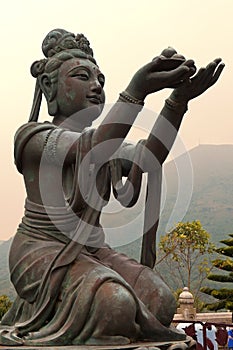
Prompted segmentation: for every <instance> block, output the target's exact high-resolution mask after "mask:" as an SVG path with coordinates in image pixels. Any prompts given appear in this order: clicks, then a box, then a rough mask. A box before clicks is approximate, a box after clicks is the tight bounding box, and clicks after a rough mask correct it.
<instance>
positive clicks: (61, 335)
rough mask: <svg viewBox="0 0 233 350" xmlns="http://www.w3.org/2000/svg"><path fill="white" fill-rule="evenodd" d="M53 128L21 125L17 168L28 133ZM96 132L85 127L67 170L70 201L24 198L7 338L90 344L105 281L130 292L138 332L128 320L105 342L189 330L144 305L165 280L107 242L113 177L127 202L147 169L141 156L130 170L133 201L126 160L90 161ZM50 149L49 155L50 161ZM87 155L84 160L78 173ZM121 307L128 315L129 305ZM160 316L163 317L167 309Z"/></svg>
mask: <svg viewBox="0 0 233 350" xmlns="http://www.w3.org/2000/svg"><path fill="white" fill-rule="evenodd" d="M53 129H54V131H55V130H57V127H55V126H54V125H53V124H50V123H34V122H32V123H28V124H26V125H23V126H22V127H21V128H20V129H19V130H18V132H17V133H16V137H15V163H16V166H17V168H18V170H19V171H20V172H22V153H23V149H24V147H25V145H26V144H27V142H28V140H30V139H31V137H33V136H34V135H35V134H37V133H40V132H42V131H48V132H50V133H52V131H53ZM51 130H52V131H51ZM55 132H56V131H55ZM92 135H93V130H92V129H88V130H85V131H84V132H83V133H81V134H80V137H79V142H78V145H77V157H76V162H75V164H74V165H73V169H72V171H69V172H64V175H63V176H64V178H63V185H64V196H65V200H66V203H67V205H66V206H64V207H52V206H46V205H40V204H38V203H33V202H31V201H29V200H28V199H26V203H25V215H24V217H23V219H22V222H21V224H20V225H19V228H18V230H17V233H16V235H15V237H14V240H13V243H12V246H11V250H10V258H9V262H10V274H11V281H12V283H13V285H14V287H15V289H16V292H17V298H16V300H15V301H14V303H13V306H12V307H11V309H10V310H9V311H8V313H7V314H6V315H5V316H4V317H3V319H2V321H1V331H0V343H2V344H9V345H12V344H19V345H20V344H24V345H63V344H65V345H71V344H91V339H92V338H93V334H95V330H96V325H97V324H98V327H99V325H101V322H102V317H103V314H101V313H100V312H99V309H98V300H96V299H97V294H98V291H99V289H100V288H101V286H103V285H104V284H105V283H108V282H114V283H116V284H118V285H120V286H123V287H124V288H125V289H126V290H127V291H128V292H129V293H130V295H131V296H132V298H133V300H134V302H135V307H136V315H135V320H134V322H135V324H136V325H137V331H135V334H134V336H132V334H127V329H128V328H129V327H128V325H127V324H126V325H125V332H124V334H118V335H117V334H114V331H113V334H109V338H108V339H107V338H106V337H105V340H106V343H111V342H112V343H113V344H114V336H119V335H120V336H122V338H121V341H123V340H124V342H130V341H132V340H140V339H143V340H145V339H147V340H160V341H161V340H174V339H178V340H179V339H183V337H184V336H183V335H180V334H176V333H175V332H173V331H171V330H169V329H168V328H167V326H168V325H167V324H166V325H163V324H162V323H163V322H160V321H159V320H158V317H156V316H155V315H154V314H153V313H152V312H151V311H150V310H149V308H148V307H147V306H148V305H149V304H150V301H151V300H150V299H151V297H152V294H153V292H154V291H155V290H156V291H157V295H158V303H159V302H160V301H159V293H160V292H159V291H162V290H163V288H164V286H165V285H164V283H163V282H162V280H161V279H160V277H159V276H158V275H157V274H156V272H154V271H152V270H151V269H149V268H148V267H145V266H143V265H140V264H139V263H137V262H136V261H134V260H132V259H129V258H128V257H126V256H125V255H122V254H119V253H116V252H115V251H114V250H112V249H111V248H110V247H108V246H107V245H106V244H105V243H104V232H103V229H102V227H101V225H100V223H99V217H100V213H101V210H102V208H103V206H104V205H105V204H106V202H107V201H108V199H109V196H110V190H111V183H112V185H113V192H114V193H115V196H116V197H117V199H118V200H119V201H120V202H121V203H122V204H123V205H126V206H127V205H133V204H134V203H135V202H136V201H137V199H138V195H139V192H140V187H141V177H142V171H141V169H140V168H139V167H138V166H137V165H136V164H139V163H140V162H139V159H136V160H135V164H134V163H133V165H132V167H131V170H130V176H129V177H130V183H131V184H133V186H134V194H133V196H131V198H130V200H128V199H127V192H130V191H129V188H128V187H127V186H129V185H130V184H129V183H128V182H127V181H126V183H124V185H123V183H121V182H119V181H120V180H121V177H122V175H123V173H124V169H122V162H121V160H120V159H118V160H117V159H116V160H114V161H110V162H106V164H104V165H103V166H102V167H101V168H100V169H97V166H96V165H95V164H94V163H93V162H92V160H91V152H90V150H91V147H92ZM46 152H49V151H48V150H46ZM139 153H140V152H135V158H139V157H140V156H141V155H140V154H139ZM47 156H48V155H46V154H45V160H44V161H45V164H46V161H47V160H46V159H47V158H46V157H47ZM42 158H43V157H42ZM84 158H85V162H86V163H85V166H84V168H83V169H84V170H83V171H82V172H81V174H80V173H79V170H80V166H81V163H82V161H83V159H84ZM41 162H43V159H42V160H41ZM87 172H89V174H87ZM87 175H88V176H87ZM66 176H67V179H66ZM71 179H72V181H71ZM77 179H79V181H77ZM66 182H67V183H66ZM80 183H82V186H80ZM119 183H121V186H119ZM95 186H96V187H97V189H98V190H99V192H100V193H99V195H97V192H96V191H95V190H94V187H95ZM42 187H43V184H42ZM81 187H82V188H81ZM129 187H130V186H129ZM42 192H43V188H42ZM45 196H46V195H45ZM152 276H153V278H152ZM150 291H151V293H150ZM161 293H162V292H161ZM153 295H155V294H153ZM107 297H108V296H107V295H106V309H105V310H103V312H108V313H109V314H110V315H111V313H112V310H113V309H114V304H113V303H112V302H108V300H107ZM111 297H112V296H110V299H109V300H110V301H111V300H112V299H111ZM114 297H115V298H117V297H118V296H117V295H115V296H114ZM167 308H168V311H167V312H168V317H167V319H169V320H170V321H171V320H172V316H173V314H172V313H171V314H170V315H169V305H165V306H164V309H167ZM119 312H121V313H122V320H123V319H124V317H123V313H124V312H127V310H124V309H122V310H119ZM113 314H114V313H113ZM160 318H161V320H162V319H163V315H161V317H160ZM104 336H106V334H105V335H104ZM107 336H108V335H107ZM122 339H123V340H122Z"/></svg>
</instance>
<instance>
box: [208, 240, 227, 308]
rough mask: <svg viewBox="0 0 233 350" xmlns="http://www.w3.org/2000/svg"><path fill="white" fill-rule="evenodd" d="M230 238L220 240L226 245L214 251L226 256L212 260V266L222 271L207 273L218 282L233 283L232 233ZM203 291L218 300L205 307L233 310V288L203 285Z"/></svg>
mask: <svg viewBox="0 0 233 350" xmlns="http://www.w3.org/2000/svg"><path fill="white" fill-rule="evenodd" d="M229 236H230V238H228V239H225V240H222V241H220V243H223V244H225V245H226V247H220V248H217V249H216V252H217V253H219V254H220V256H222V255H224V256H226V258H225V259H222V258H218V259H215V260H214V261H212V263H213V266H214V267H215V268H217V269H219V270H221V272H222V273H220V274H215V273H211V274H209V275H208V279H209V280H212V281H216V282H220V283H233V272H232V271H233V234H229ZM201 291H202V292H203V293H206V294H209V295H211V296H212V297H214V298H216V299H218V301H216V302H214V303H211V304H207V305H206V306H207V309H209V310H212V311H217V310H220V309H227V310H231V311H233V289H232V287H231V288H220V289H214V288H208V287H203V288H202V289H201Z"/></svg>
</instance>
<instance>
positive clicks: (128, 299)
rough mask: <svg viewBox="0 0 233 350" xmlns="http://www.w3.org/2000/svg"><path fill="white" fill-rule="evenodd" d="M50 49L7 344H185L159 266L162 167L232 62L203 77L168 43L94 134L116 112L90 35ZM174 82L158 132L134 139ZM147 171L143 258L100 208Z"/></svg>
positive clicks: (50, 44) (64, 36)
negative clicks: (194, 103)
mask: <svg viewBox="0 0 233 350" xmlns="http://www.w3.org/2000/svg"><path fill="white" fill-rule="evenodd" d="M42 50H43V53H44V55H45V58H43V59H41V60H39V61H36V62H34V63H33V64H32V66H31V73H32V75H33V77H35V78H36V87H35V95H34V100H33V105H32V110H31V114H30V117H29V121H28V123H26V124H24V125H23V126H21V127H20V128H19V129H18V130H17V132H16V135H15V151H14V154H15V164H16V166H17V169H18V171H19V172H20V173H21V174H22V175H23V177H24V182H25V187H26V191H27V198H26V202H25V214H24V217H23V219H22V222H21V223H20V225H19V227H18V230H17V233H16V235H15V237H14V240H13V243H12V246H11V250H10V257H9V263H10V274H11V281H12V283H13V285H14V287H15V289H16V292H17V297H16V300H15V301H14V303H13V306H12V308H11V309H10V310H9V311H8V313H7V314H6V315H5V316H4V317H3V319H2V321H1V328H0V343H2V344H9V345H22V344H24V345H38V346H39V345H42V346H43V345H71V344H89V345H102V344H104V345H108V344H118V345H119V344H120V345H122V344H128V343H130V342H133V341H139V340H141V341H144V340H149V341H165V340H166V341H176V340H185V339H186V336H185V335H184V334H183V333H180V332H179V331H177V330H175V329H173V328H171V327H170V324H171V322H172V319H173V316H174V313H175V310H176V302H175V299H174V297H173V295H172V293H171V291H170V290H169V288H168V287H167V285H166V284H165V283H164V281H163V279H162V277H161V276H160V275H159V273H158V272H157V271H156V270H155V269H153V265H154V260H155V254H154V250H155V246H154V243H155V234H156V228H157V225H158V213H159V197H160V186H161V176H162V175H161V174H162V171H161V168H162V164H163V162H164V161H165V159H166V157H167V155H168V153H169V150H170V148H171V147H172V144H173V142H174V140H175V137H176V134H177V132H178V130H179V127H180V125H181V122H182V119H183V116H184V114H185V113H186V111H187V109H188V103H189V101H190V100H192V99H194V98H196V97H198V96H199V95H201V94H202V93H204V92H205V91H206V90H207V89H208V88H209V87H211V86H212V85H213V84H215V82H216V81H217V80H218V78H219V76H220V74H221V72H222V70H223V67H224V65H223V64H222V63H221V59H215V60H214V61H212V62H211V63H210V64H208V65H207V67H206V68H200V69H199V70H198V71H197V72H196V67H195V63H194V61H193V60H186V59H185V57H184V56H182V55H180V54H177V52H176V51H175V50H174V49H172V48H168V49H166V50H164V51H163V52H162V54H160V55H158V56H157V57H155V58H154V59H153V60H152V61H151V62H149V63H147V64H146V65H145V66H143V67H142V68H140V69H139V70H138V71H137V72H136V73H135V75H134V76H133V78H132V79H131V81H130V82H129V84H128V86H127V87H126V89H125V91H123V92H121V93H120V95H119V99H118V101H117V102H116V103H115V105H114V106H113V107H112V109H111V110H110V111H109V112H108V114H107V115H106V117H105V118H104V120H103V122H102V123H101V124H100V125H99V126H98V127H97V128H96V129H94V128H92V127H91V125H92V122H93V121H94V120H95V119H96V118H97V117H98V116H99V115H100V114H101V112H102V110H103V108H104V102H105V94H104V75H103V73H102V71H101V70H100V68H99V67H98V65H97V63H96V60H95V59H94V57H93V51H92V49H91V48H90V45H89V42H88V40H87V39H86V38H85V36H83V35H82V34H79V35H77V36H75V35H74V34H72V33H70V32H68V31H66V30H63V29H55V30H52V31H51V32H49V33H48V34H47V36H46V37H45V39H44V41H43V44H42ZM163 88H170V89H172V92H171V94H170V96H169V97H168V98H167V99H166V101H165V104H164V107H163V109H162V111H161V113H160V115H159V117H158V118H157V120H155V123H154V126H153V127H152V130H151V133H150V135H149V136H148V138H147V139H146V140H140V141H139V142H138V143H137V144H136V145H131V144H128V143H126V142H125V139H126V137H127V134H128V132H129V131H130V128H131V126H132V125H133V123H134V121H135V119H136V117H137V115H138V113H139V112H140V111H141V110H142V108H143V105H144V101H145V99H146V97H147V96H148V95H149V94H152V93H155V92H157V91H159V90H161V89H163ZM42 95H44V97H45V99H46V101H47V106H48V114H49V115H50V116H52V121H48V122H44V123H40V122H38V117H39V110H40V105H41V99H42ZM144 172H147V173H148V185H147V203H146V208H147V210H146V211H145V218H144V220H145V225H144V228H145V239H144V242H143V254H142V261H141V263H138V262H136V261H135V260H133V259H130V258H128V257H127V256H125V255H123V254H120V253H117V252H116V251H114V250H113V249H111V247H109V246H108V245H107V244H106V242H105V237H104V229H103V228H102V226H101V224H100V215H101V211H102V209H103V207H104V206H105V205H106V204H107V202H108V200H109V196H110V192H111V188H112V189H113V193H114V196H115V198H116V200H118V201H119V202H120V203H121V204H122V205H124V206H126V207H130V206H133V205H134V204H135V203H136V202H137V200H138V197H139V194H140V189H141V179H142V173H144ZM123 177H125V178H126V181H122V178H123ZM151 186H152V187H151ZM151 189H154V190H155V191H152V190H151ZM152 192H153V193H152ZM154 196H157V199H156V200H154ZM119 230H120V228H119Z"/></svg>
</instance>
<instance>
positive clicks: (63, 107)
mask: <svg viewBox="0 0 233 350" xmlns="http://www.w3.org/2000/svg"><path fill="white" fill-rule="evenodd" d="M103 86H104V75H103V74H102V73H101V71H100V70H99V68H98V67H97V66H96V65H95V64H94V63H93V62H91V61H89V60H88V59H81V58H72V59H69V60H67V61H65V62H64V63H63V64H62V65H61V66H60V68H59V71H58V83H57V94H56V99H57V104H58V115H59V116H63V117H66V118H67V117H69V116H71V115H73V114H74V113H77V112H79V111H81V110H84V109H86V108H89V110H90V113H89V112H88V110H87V115H89V116H88V118H87V119H89V118H90V115H91V114H93V120H94V119H95V118H96V117H98V116H99V115H100V113H101V112H102V110H103V105H104V102H105V94H104V90H103ZM82 114H83V113H82ZM84 114H85V113H84ZM77 117H78V114H77ZM88 124H90V121H88V120H87V125H88Z"/></svg>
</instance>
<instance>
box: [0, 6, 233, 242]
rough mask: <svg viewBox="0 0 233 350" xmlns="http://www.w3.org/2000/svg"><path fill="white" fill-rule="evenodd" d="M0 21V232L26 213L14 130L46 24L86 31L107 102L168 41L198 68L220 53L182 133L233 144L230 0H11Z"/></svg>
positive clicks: (23, 111) (158, 101)
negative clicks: (216, 73) (218, 66)
mask: <svg viewBox="0 0 233 350" xmlns="http://www.w3.org/2000/svg"><path fill="white" fill-rule="evenodd" d="M0 20H1V27H2V29H1V33H0V36H1V38H0V43H1V66H0V67H1V81H2V84H1V126H2V128H1V133H2V135H1V141H0V142H1V143H0V146H1V162H2V165H1V177H0V193H1V203H0V205H1V228H0V239H7V238H8V237H10V236H12V235H13V234H14V233H15V230H16V227H17V225H18V223H19V221H20V217H21V216H22V213H23V204H24V197H25V193H24V186H23V181H22V177H21V175H19V174H18V173H17V170H16V168H15V166H14V164H13V137H14V133H15V131H16V129H17V128H18V127H19V126H20V125H21V124H23V123H24V122H26V121H27V119H28V115H29V112H30V108H31V103H32V97H33V91H34V84H35V81H34V78H32V77H31V75H30V65H31V63H32V62H34V61H35V60H37V59H40V58H43V55H42V52H41V42H42V40H43V38H44V36H45V35H46V34H47V32H48V31H50V30H51V29H54V28H64V29H67V30H69V31H71V32H74V33H78V32H79V33H84V34H85V35H86V36H87V37H88V39H89V41H90V42H91V46H92V48H93V49H94V53H95V58H96V59H97V62H98V64H99V66H100V67H101V69H102V71H103V72H104V74H105V75H106V95H107V102H108V103H112V102H114V101H115V100H116V99H117V96H118V93H119V92H121V91H122V90H124V88H125V87H126V86H127V84H128V82H129V80H130V78H131V76H132V75H133V73H134V72H135V71H136V70H137V69H138V68H139V67H140V66H141V65H143V64H145V63H147V62H148V61H150V60H151V59H152V58H153V57H154V56H156V55H157V54H159V53H160V52H161V51H162V50H163V49H164V48H165V47H167V46H173V47H174V48H176V49H177V51H179V52H180V53H182V54H184V55H185V56H186V57H188V58H193V59H194V60H195V62H196V65H197V66H198V67H201V66H204V65H206V64H207V63H208V62H209V61H211V60H212V59H214V58H216V57H222V59H223V61H224V62H225V64H226V67H225V70H224V72H223V74H222V77H221V79H220V80H219V82H218V83H217V84H216V85H215V86H214V87H213V88H211V89H210V90H209V91H208V92H207V93H206V94H204V95H203V96H201V97H200V98H199V99H197V100H195V101H192V102H191V103H190V106H189V111H188V113H187V114H186V117H185V119H184V121H183V125H182V128H181V132H180V136H181V139H182V141H183V142H184V144H185V146H186V148H187V149H190V148H192V147H194V146H196V145H198V143H202V144H204V143H206V144H233V91H232V90H233V0H222V1H221V2H220V1H218V0H195V1H191V0H189V1H187V0H144V1H141V0H117V1H112V0H102V1H101V0H98V1H94V0H93V1H91V0H89V1H86V2H84V1H79V0H66V1H55V0H37V1H36V0H8V1H4V5H3V3H2V6H1V13H0ZM168 94H169V91H164V92H160V93H158V94H157V95H156V96H153V97H150V98H148V100H147V104H146V105H147V107H148V108H150V109H153V110H154V111H155V112H159V110H160V108H161V107H162V105H163V100H164V98H165V96H167V95H168ZM43 114H44V116H45V115H46V108H45V107H44V108H43ZM44 118H45V119H46V117H44Z"/></svg>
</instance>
